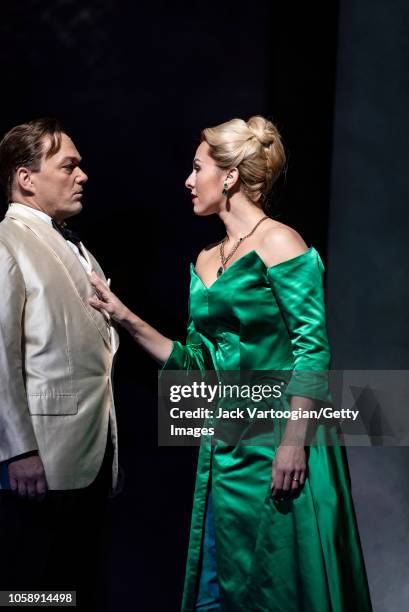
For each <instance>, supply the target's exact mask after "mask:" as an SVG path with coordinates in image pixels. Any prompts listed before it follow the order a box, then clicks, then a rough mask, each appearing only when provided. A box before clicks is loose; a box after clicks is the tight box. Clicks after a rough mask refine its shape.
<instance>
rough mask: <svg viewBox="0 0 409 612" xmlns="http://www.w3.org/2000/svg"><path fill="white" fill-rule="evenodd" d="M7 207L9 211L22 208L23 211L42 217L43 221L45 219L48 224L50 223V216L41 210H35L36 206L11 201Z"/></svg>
mask: <svg viewBox="0 0 409 612" xmlns="http://www.w3.org/2000/svg"><path fill="white" fill-rule="evenodd" d="M8 209H9V211H10V212H11V213H12V212H14V211H21V210H22V209H23V211H24V212H28V213H32V214H33V215H34V216H35V217H39V218H40V219H43V221H46V222H47V223H49V224H50V225H51V224H52V218H51V217H50V216H49V215H47V214H46V213H44V212H43V211H42V210H37V208H32V207H31V206H28V205H27V204H21V203H20V202H11V204H9V208H8Z"/></svg>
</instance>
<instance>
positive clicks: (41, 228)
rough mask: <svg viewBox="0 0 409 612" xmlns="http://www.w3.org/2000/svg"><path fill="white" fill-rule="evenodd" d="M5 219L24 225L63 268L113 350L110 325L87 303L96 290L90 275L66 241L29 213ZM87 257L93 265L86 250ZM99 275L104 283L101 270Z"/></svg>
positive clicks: (18, 212) (88, 313) (16, 213)
mask: <svg viewBox="0 0 409 612" xmlns="http://www.w3.org/2000/svg"><path fill="white" fill-rule="evenodd" d="M6 217H7V218H8V219H12V220H13V221H14V222H17V223H19V224H22V225H24V226H25V227H26V228H28V230H30V231H31V232H32V233H33V234H34V236H36V238H37V239H38V240H40V241H41V242H42V243H43V244H44V245H45V246H46V247H47V248H48V249H49V251H50V253H51V254H52V256H53V257H54V258H55V259H56V260H57V261H58V262H59V263H60V264H61V269H62V273H64V274H66V275H67V277H68V279H69V281H70V282H71V285H72V287H73V290H74V293H75V294H76V295H77V297H78V299H79V300H81V303H82V305H83V307H84V309H85V311H86V313H87V315H88V316H89V317H90V319H91V320H92V321H93V323H94V325H95V326H96V327H97V329H98V331H99V333H100V334H101V336H102V338H103V339H104V341H105V342H106V343H107V345H108V346H110V332H109V323H108V322H107V321H106V319H105V317H104V315H103V314H102V313H101V312H99V311H97V310H95V308H93V307H92V306H91V305H90V304H89V303H88V299H89V298H90V297H91V296H92V295H94V289H93V287H92V285H91V283H90V282H89V279H88V276H87V273H86V271H85V270H84V268H83V267H82V265H81V262H80V261H79V259H78V257H77V255H76V254H75V253H74V252H73V251H72V249H71V248H70V247H69V246H68V244H67V242H66V240H65V239H64V238H63V237H62V236H61V234H59V233H58V232H57V231H56V230H55V229H54V228H53V227H52V226H51V225H50V224H48V223H47V222H46V221H43V220H42V219H37V218H35V217H34V215H33V214H30V212H27V214H26V213H25V211H20V210H19V211H8V212H7V213H6ZM84 253H85V254H86V258H87V259H88V260H89V261H90V263H93V262H92V260H91V258H90V254H89V253H88V251H86V249H84ZM96 272H97V274H99V275H100V276H102V278H104V279H105V277H104V275H103V272H102V270H101V268H99V266H98V269H97V270H96Z"/></svg>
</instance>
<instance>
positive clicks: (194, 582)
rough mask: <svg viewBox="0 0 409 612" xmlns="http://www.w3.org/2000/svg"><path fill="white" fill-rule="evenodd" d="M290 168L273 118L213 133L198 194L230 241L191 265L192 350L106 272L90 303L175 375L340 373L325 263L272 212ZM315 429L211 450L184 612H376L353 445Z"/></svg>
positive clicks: (196, 176)
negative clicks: (355, 490)
mask: <svg viewBox="0 0 409 612" xmlns="http://www.w3.org/2000/svg"><path fill="white" fill-rule="evenodd" d="M284 163H285V154H284V149H283V146H282V143H281V140H280V136H279V134H278V131H277V129H276V128H275V126H274V125H273V124H272V123H271V122H269V121H267V120H265V119H264V118H262V117H259V116H256V117H252V118H251V119H250V120H249V121H247V122H245V121H243V120H241V119H233V120H232V121H228V122H227V123H223V124H221V125H218V126H216V127H214V128H209V129H205V130H204V131H203V132H202V140H201V144H200V146H199V147H198V149H197V151H196V155H195V158H194V162H193V171H192V173H191V174H190V176H189V177H188V179H187V181H186V187H187V188H188V189H189V190H190V191H191V195H192V202H193V210H194V212H195V214H197V215H202V216H204V215H210V214H217V215H218V216H219V217H220V219H221V220H222V222H223V223H224V225H225V230H226V236H225V238H224V239H223V240H222V241H220V242H218V243H216V244H214V245H210V246H209V247H207V248H205V249H203V251H202V252H201V253H200V254H199V256H198V258H197V262H196V265H195V266H194V267H193V266H192V268H191V293H190V302H189V303H190V313H189V324H188V335H187V340H186V344H185V345H183V344H181V343H180V342H178V341H174V342H172V341H171V340H170V339H169V338H166V337H164V336H162V335H161V334H160V333H159V332H158V331H156V330H155V329H153V328H152V327H151V326H149V325H148V324H147V323H146V322H144V321H142V320H141V319H140V318H139V317H137V316H136V315H135V314H133V313H132V312H130V311H129V309H128V308H126V306H124V304H122V303H121V302H120V301H119V300H118V298H117V297H116V296H115V295H114V294H113V293H112V292H111V291H110V290H109V288H108V287H107V286H106V285H105V284H104V283H103V282H102V281H101V280H100V279H99V278H98V277H97V276H96V275H95V274H92V276H91V279H92V283H93V284H94V286H95V288H96V290H97V296H96V297H94V298H92V299H91V304H92V305H93V306H94V307H95V308H98V309H104V310H105V311H107V312H108V313H109V315H110V316H111V317H113V319H115V320H116V321H117V322H119V323H120V324H121V325H123V326H124V327H125V328H126V329H127V330H128V331H129V332H130V333H131V334H132V336H133V338H134V339H135V340H136V342H137V343H138V344H139V345H140V346H141V347H142V348H144V349H145V350H146V351H147V352H148V353H149V354H150V355H151V356H152V357H154V358H155V359H156V360H157V361H158V362H159V363H160V364H162V365H163V367H164V368H166V369H171V370H178V369H184V370H194V369H201V370H205V369H209V368H214V369H215V370H217V371H218V372H222V371H226V370H241V371H249V372H251V371H260V370H268V371H272V370H276V371H277V370H282V371H284V370H285V371H291V370H301V371H316V372H317V371H318V372H319V371H325V370H327V369H328V368H329V358H330V354H329V348H328V340H327V333H326V323H325V308H324V298H323V283H322V276H323V264H322V262H321V259H320V257H319V255H318V253H317V251H316V250H315V249H314V248H313V247H310V248H307V245H306V244H305V242H304V240H303V239H302V238H301V236H300V235H299V234H298V233H297V232H296V231H295V230H293V229H292V228H290V227H288V226H286V225H284V224H282V223H279V222H278V221H275V220H273V219H271V218H269V217H268V216H267V215H266V214H265V212H264V210H265V208H264V207H265V205H266V202H267V198H268V195H269V194H270V192H271V189H272V186H273V184H274V182H275V181H276V180H277V178H278V177H279V175H280V173H281V171H282V169H283V167H284ZM302 389H303V386H302V385H301V386H300V385H299V383H297V380H295V377H294V376H293V378H292V379H290V381H289V383H288V385H287V387H286V391H285V402H287V403H286V405H287V407H288V406H290V408H294V409H298V408H300V407H302V408H305V409H308V408H310V407H312V406H313V404H314V399H313V398H314V397H315V399H316V400H321V401H323V402H325V401H326V400H327V395H326V393H325V392H323V393H320V392H318V393H317V394H315V395H314V393H311V394H308V393H305V394H303V392H302ZM307 425H308V421H307V420H299V421H291V420H288V422H287V424H286V426H285V430H284V432H283V436H282V438H281V441H280V443H279V444H278V445H277V446H273V445H254V444H253V445H244V444H237V445H234V446H227V445H226V444H223V443H219V442H216V444H215V445H208V444H202V446H201V449H200V454H199V464H198V469H197V481H196V489H195V496H194V508H193V517H192V526H191V537H190V544H189V553H188V563H187V573H186V580H185V588H184V596H183V604H182V608H183V610H184V611H186V612H187V611H190V610H206V611H210V610H223V611H225V612H240V611H251V612H255V611H260V612H261V611H263V612H264V611H268V612H300V611H304V612H341V611H344V610H347V609H349V610H352V611H353V612H358V611H359V612H368V611H370V610H371V604H370V599H369V593H368V586H367V581H366V575H365V568H364V564H363V558H362V553H361V548H360V543H359V535H358V532H357V526H356V520H355V515H354V509H353V504H352V498H351V492H350V481H349V473H348V466H347V461H346V455H345V449H344V448H343V447H339V446H325V445H317V446H310V447H307V446H306V445H305V442H306V435H307Z"/></svg>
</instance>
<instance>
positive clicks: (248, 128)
mask: <svg viewBox="0 0 409 612" xmlns="http://www.w3.org/2000/svg"><path fill="white" fill-rule="evenodd" d="M201 141H202V142H203V141H206V142H207V144H208V145H209V147H210V156H211V157H212V158H213V159H214V161H215V162H216V164H217V166H218V167H219V168H222V169H225V170H228V169H229V168H237V169H238V171H239V176H240V180H241V183H242V186H243V191H244V193H245V194H246V195H247V197H248V198H249V199H250V200H251V201H252V202H254V203H256V204H258V205H260V204H261V206H262V207H263V208H265V206H266V202H267V198H268V196H269V194H270V193H271V190H272V188H273V185H274V183H275V182H276V180H277V179H278V177H279V176H280V174H281V172H282V170H283V168H284V165H285V152H284V147H283V144H282V142H281V138H280V134H279V132H278V130H277V128H276V127H275V125H273V123H271V121H268V120H267V119H265V118H264V117H261V116H260V115H255V116H254V117H251V118H250V119H249V120H248V121H247V122H246V121H244V120H243V119H232V120H231V121H226V123H221V124H220V125H216V127H212V128H206V129H204V130H203V131H202V134H201Z"/></svg>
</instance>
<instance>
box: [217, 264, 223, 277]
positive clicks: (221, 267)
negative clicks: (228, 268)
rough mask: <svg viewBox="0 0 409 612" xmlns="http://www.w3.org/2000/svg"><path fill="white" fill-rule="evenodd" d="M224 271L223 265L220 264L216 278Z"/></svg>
mask: <svg viewBox="0 0 409 612" xmlns="http://www.w3.org/2000/svg"><path fill="white" fill-rule="evenodd" d="M223 272H224V267H223V266H220V268H219V269H218V270H217V278H219V276H221V275H222V274H223Z"/></svg>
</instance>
